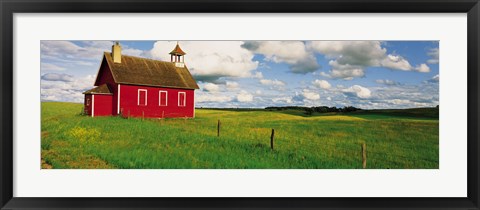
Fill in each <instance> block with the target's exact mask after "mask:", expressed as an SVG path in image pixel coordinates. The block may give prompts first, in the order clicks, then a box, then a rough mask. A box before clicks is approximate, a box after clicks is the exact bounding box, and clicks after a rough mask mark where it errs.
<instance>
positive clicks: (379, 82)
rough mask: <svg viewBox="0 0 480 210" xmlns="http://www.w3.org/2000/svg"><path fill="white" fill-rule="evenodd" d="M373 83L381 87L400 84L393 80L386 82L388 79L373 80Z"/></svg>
mask: <svg viewBox="0 0 480 210" xmlns="http://www.w3.org/2000/svg"><path fill="white" fill-rule="evenodd" d="M375 82H376V83H378V84H382V85H399V84H400V83H398V82H395V81H393V80H388V79H377V80H375Z"/></svg>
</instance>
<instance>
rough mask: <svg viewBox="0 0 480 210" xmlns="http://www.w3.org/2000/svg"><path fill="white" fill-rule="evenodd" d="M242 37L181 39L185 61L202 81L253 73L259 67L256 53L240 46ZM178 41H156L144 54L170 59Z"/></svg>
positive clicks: (165, 59)
mask: <svg viewBox="0 0 480 210" xmlns="http://www.w3.org/2000/svg"><path fill="white" fill-rule="evenodd" d="M242 44H243V42H242V41H182V42H180V47H181V48H182V49H183V50H184V51H185V52H186V53H187V54H186V55H185V64H186V65H187V66H188V68H189V70H190V72H191V73H192V74H193V75H194V77H195V78H196V79H197V80H199V81H207V82H215V81H217V80H218V79H219V78H221V77H251V76H252V73H251V71H252V70H255V69H256V68H257V67H258V61H253V56H254V53H253V52H251V51H249V50H247V49H245V48H243V47H241V46H242ZM175 45H176V42H172V41H157V42H155V44H154V46H153V48H152V49H151V50H150V51H148V52H145V53H144V56H147V57H152V58H155V59H160V60H163V61H170V55H169V54H168V53H169V52H170V51H171V50H172V49H173V48H174V47H175Z"/></svg>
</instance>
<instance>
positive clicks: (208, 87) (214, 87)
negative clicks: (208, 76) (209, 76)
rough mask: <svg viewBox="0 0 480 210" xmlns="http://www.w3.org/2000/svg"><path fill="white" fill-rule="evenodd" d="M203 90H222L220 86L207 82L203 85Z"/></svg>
mask: <svg viewBox="0 0 480 210" xmlns="http://www.w3.org/2000/svg"><path fill="white" fill-rule="evenodd" d="M203 90H205V91H207V92H218V91H219V90H220V86H218V85H216V84H213V83H205V84H204V85H203Z"/></svg>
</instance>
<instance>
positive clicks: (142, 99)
mask: <svg viewBox="0 0 480 210" xmlns="http://www.w3.org/2000/svg"><path fill="white" fill-rule="evenodd" d="M137 105H139V106H146V105H147V90H145V89H138V102H137Z"/></svg>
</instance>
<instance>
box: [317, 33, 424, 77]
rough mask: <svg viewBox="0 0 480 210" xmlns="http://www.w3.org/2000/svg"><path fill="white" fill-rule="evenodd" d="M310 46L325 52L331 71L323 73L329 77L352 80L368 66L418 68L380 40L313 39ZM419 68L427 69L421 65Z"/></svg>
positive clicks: (403, 68) (402, 68) (363, 72)
mask: <svg viewBox="0 0 480 210" xmlns="http://www.w3.org/2000/svg"><path fill="white" fill-rule="evenodd" d="M308 47H309V48H310V49H312V50H314V51H315V52H319V53H321V54H324V55H325V57H326V58H327V59H331V60H330V61H329V65H330V66H331V69H330V72H329V73H323V72H322V73H323V74H322V73H321V75H322V76H325V77H328V78H339V79H344V80H352V79H353V78H356V77H364V76H365V69H366V68H367V67H386V68H389V69H393V70H403V71H412V70H416V69H415V68H414V67H412V65H411V64H410V63H409V62H408V60H406V59H405V58H403V57H402V56H399V55H392V54H387V49H386V48H384V47H382V42H380V41H312V42H309V44H308ZM419 70H425V68H424V67H423V66H422V65H420V66H419V69H418V70H417V71H419Z"/></svg>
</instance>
